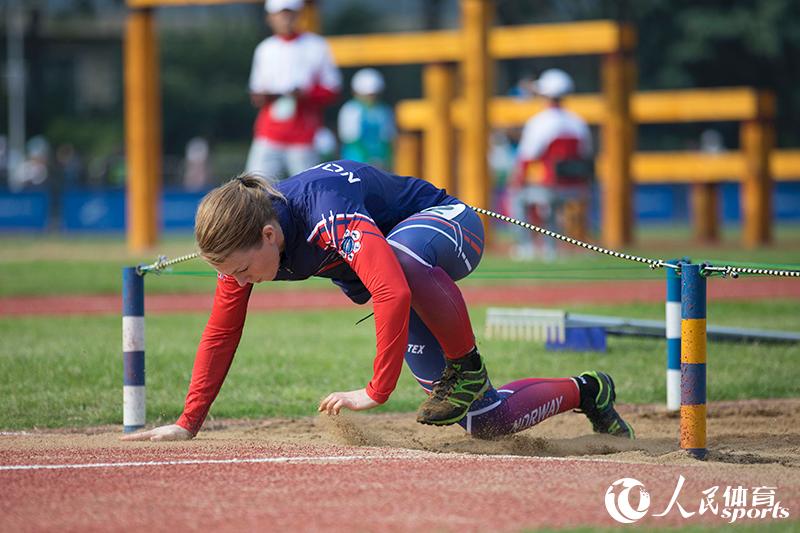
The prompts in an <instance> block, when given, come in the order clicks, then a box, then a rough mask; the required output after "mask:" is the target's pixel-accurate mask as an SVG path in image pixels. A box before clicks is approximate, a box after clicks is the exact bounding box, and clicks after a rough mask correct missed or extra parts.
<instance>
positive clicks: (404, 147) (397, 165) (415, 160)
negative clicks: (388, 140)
mask: <svg viewBox="0 0 800 533" xmlns="http://www.w3.org/2000/svg"><path fill="white" fill-rule="evenodd" d="M420 144H421V143H420V139H419V135H418V134H416V133H413V132H410V131H401V132H398V134H397V138H395V141H394V173H395V174H398V175H400V176H414V177H419V176H421V174H420V170H421V165H420Z"/></svg>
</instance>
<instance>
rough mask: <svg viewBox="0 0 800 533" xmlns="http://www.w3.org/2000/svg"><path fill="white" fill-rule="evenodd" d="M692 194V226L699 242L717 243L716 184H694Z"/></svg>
mask: <svg viewBox="0 0 800 533" xmlns="http://www.w3.org/2000/svg"><path fill="white" fill-rule="evenodd" d="M691 191H692V192H691V194H692V198H691V200H692V223H693V224H692V225H693V226H694V236H695V239H697V240H698V241H700V242H704V243H712V242H717V241H719V215H718V201H717V184H716V183H694V184H692V188H691Z"/></svg>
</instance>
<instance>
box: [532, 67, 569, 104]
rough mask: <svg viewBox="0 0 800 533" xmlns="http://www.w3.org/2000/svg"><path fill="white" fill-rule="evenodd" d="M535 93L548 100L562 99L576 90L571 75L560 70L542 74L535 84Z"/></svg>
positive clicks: (547, 71) (551, 70)
mask: <svg viewBox="0 0 800 533" xmlns="http://www.w3.org/2000/svg"><path fill="white" fill-rule="evenodd" d="M533 88H534V91H535V92H536V93H538V94H541V95H542V96H546V97H547V98H561V97H562V96H564V95H565V94H569V93H571V92H572V91H574V90H575V83H574V82H573V81H572V78H571V77H570V75H569V74H567V73H566V72H564V71H563V70H561V69H559V68H550V69H547V70H545V71H544V72H542V74H541V76H539V79H538V80H536V81H535V82H534V84H533Z"/></svg>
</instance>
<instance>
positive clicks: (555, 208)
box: [509, 69, 593, 261]
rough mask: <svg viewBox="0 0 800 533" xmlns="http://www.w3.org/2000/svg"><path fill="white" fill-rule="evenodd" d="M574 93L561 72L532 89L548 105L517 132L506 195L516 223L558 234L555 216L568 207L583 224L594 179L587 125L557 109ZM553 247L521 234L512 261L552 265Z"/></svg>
mask: <svg viewBox="0 0 800 533" xmlns="http://www.w3.org/2000/svg"><path fill="white" fill-rule="evenodd" d="M573 89H574V83H573V81H572V78H571V77H570V76H569V74H567V73H566V72H564V71H563V70H560V69H548V70H546V71H544V72H543V73H542V74H541V76H540V77H539V79H537V80H536V81H535V82H534V83H533V86H532V90H533V92H534V93H535V94H538V95H541V96H543V97H544V98H546V99H547V108H546V109H545V110H544V111H542V112H540V113H538V114H536V115H535V116H533V117H532V118H530V119H529V120H528V122H527V123H526V124H525V127H524V128H523V130H522V138H521V139H520V143H519V149H518V152H517V163H516V167H515V170H514V176H513V178H512V180H511V181H512V183H511V186H510V191H509V192H510V195H511V199H510V200H511V204H512V210H513V212H514V216H515V217H516V218H520V219H522V220H526V219H527V220H530V222H532V223H534V224H536V223H540V224H543V225H544V226H545V227H546V228H547V229H550V230H552V231H559V228H558V225H557V222H558V218H559V216H560V215H561V216H563V215H564V213H560V211H561V210H562V208H563V207H565V206H566V205H568V204H573V205H574V206H576V207H575V208H574V209H575V212H577V213H578V215H577V216H578V217H583V218H584V220H583V222H582V224H580V226H581V227H585V224H586V222H585V216H586V210H587V203H588V199H589V192H590V190H591V189H590V187H591V185H590V180H591V178H592V176H593V163H592V161H591V160H590V157H591V153H592V141H591V133H590V131H589V127H588V125H587V124H586V122H585V121H584V120H583V119H581V118H580V117H578V116H577V115H575V114H574V113H571V112H569V111H566V110H565V109H563V108H562V107H561V99H562V98H563V97H564V96H565V95H567V94H569V93H571V92H572V91H573ZM540 221H541V222H540ZM520 229H521V230H522V228H520ZM561 231H563V229H562V230H561ZM573 236H575V237H577V238H581V236H579V235H573ZM532 237H535V238H532ZM556 246H557V241H556V240H555V239H553V238H551V237H543V236H540V235H535V236H532V235H531V233H530V232H529V231H527V230H522V231H521V232H520V233H518V242H517V245H516V247H515V248H514V250H513V251H512V255H513V257H515V258H518V259H531V258H534V257H536V256H540V257H542V258H543V259H545V260H546V261H551V260H553V259H555V257H556Z"/></svg>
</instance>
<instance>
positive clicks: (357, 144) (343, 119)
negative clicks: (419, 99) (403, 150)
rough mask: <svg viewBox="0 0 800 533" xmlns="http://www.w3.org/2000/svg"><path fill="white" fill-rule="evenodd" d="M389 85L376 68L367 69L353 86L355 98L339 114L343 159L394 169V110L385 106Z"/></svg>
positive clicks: (352, 83) (355, 78)
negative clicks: (384, 97)
mask: <svg viewBox="0 0 800 533" xmlns="http://www.w3.org/2000/svg"><path fill="white" fill-rule="evenodd" d="M384 86H385V83H384V81H383V76H382V75H381V73H380V72H378V71H377V70H375V69H374V68H363V69H361V70H359V71H358V72H356V73H355V75H354V76H353V80H352V82H351V87H352V89H353V98H352V99H350V100H348V101H347V102H345V104H344V105H343V106H342V108H341V109H340V110H339V119H338V122H339V140H340V141H341V143H342V159H352V160H353V161H361V162H362V163H369V164H370V165H373V166H376V167H379V168H382V169H387V170H388V169H390V168H391V167H392V143H393V142H394V138H395V136H396V135H397V131H396V129H395V124H394V113H393V112H392V108H391V107H389V106H388V105H387V104H385V103H383V102H381V100H380V97H381V93H383V88H384Z"/></svg>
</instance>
